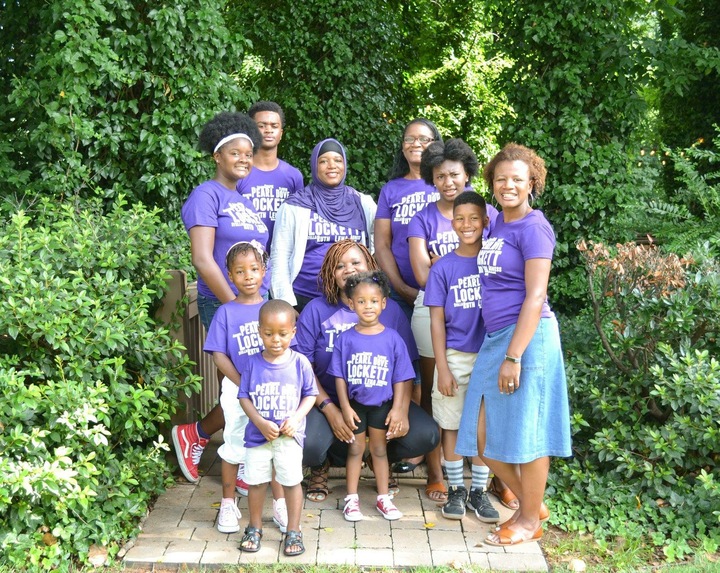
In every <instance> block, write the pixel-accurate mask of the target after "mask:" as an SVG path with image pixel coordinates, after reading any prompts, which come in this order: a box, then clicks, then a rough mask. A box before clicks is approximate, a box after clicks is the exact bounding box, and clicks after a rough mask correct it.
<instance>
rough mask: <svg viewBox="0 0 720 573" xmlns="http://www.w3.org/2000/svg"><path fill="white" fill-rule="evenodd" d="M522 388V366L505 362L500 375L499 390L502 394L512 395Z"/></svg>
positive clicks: (501, 366)
mask: <svg viewBox="0 0 720 573" xmlns="http://www.w3.org/2000/svg"><path fill="white" fill-rule="evenodd" d="M518 388H520V364H519V363H515V362H510V361H509V360H503V363H502V364H501V365H500V373H499V374H498V389H499V390H500V393H501V394H512V393H513V392H515V390H517V389H518Z"/></svg>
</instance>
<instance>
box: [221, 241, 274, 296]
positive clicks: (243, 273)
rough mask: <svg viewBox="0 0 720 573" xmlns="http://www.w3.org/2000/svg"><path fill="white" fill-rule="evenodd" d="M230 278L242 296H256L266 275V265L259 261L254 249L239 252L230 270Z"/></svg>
mask: <svg viewBox="0 0 720 573" xmlns="http://www.w3.org/2000/svg"><path fill="white" fill-rule="evenodd" d="M228 276H229V277H230V280H231V281H232V283H233V284H234V285H235V288H237V289H238V292H239V293H240V296H241V298H247V299H252V298H254V297H256V295H257V294H258V291H259V290H260V287H261V286H262V281H263V277H264V276H265V267H264V266H263V264H262V263H261V262H260V261H258V259H257V256H256V255H255V252H254V251H248V252H247V253H238V254H237V256H236V257H235V260H233V262H232V264H231V265H230V270H229V271H228Z"/></svg>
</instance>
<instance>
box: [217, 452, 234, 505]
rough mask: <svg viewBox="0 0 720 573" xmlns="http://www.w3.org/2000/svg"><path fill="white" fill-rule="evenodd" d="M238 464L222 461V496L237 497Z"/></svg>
mask: <svg viewBox="0 0 720 573" xmlns="http://www.w3.org/2000/svg"><path fill="white" fill-rule="evenodd" d="M237 473H238V464H231V463H228V462H226V461H225V460H223V461H222V469H221V471H220V476H221V478H222V496H223V497H227V498H232V499H234V498H235V480H236V479H237Z"/></svg>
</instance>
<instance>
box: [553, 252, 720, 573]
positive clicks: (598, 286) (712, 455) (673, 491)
mask: <svg viewBox="0 0 720 573" xmlns="http://www.w3.org/2000/svg"><path fill="white" fill-rule="evenodd" d="M580 250H581V255H582V257H583V260H584V263H585V269H586V274H587V279H588V285H589V289H590V290H589V292H590V300H591V303H592V304H591V307H592V309H591V311H590V312H589V313H587V314H586V315H581V316H580V317H579V318H578V319H577V321H576V322H575V324H574V325H573V327H572V330H573V332H572V334H571V336H569V337H568V336H566V337H565V340H567V341H570V344H569V345H568V347H567V349H566V350H567V354H568V384H569V390H570V396H571V404H572V406H573V410H574V413H573V426H574V428H573V430H574V444H575V445H574V448H575V459H574V460H573V461H571V462H567V463H561V464H560V465H559V466H556V473H555V475H554V477H553V483H554V488H555V497H554V499H555V500H557V501H558V506H559V507H558V512H559V514H560V515H559V516H557V517H558V519H559V520H560V521H561V522H562V523H563V524H564V526H566V527H567V528H568V529H570V530H584V531H592V532H593V533H594V534H595V537H596V539H598V540H599V542H600V543H601V544H602V543H605V544H606V545H607V544H608V542H609V541H612V542H613V543H615V542H617V539H622V540H632V539H639V538H640V539H643V540H647V541H649V542H650V543H651V544H653V545H655V546H657V547H658V548H662V551H664V553H665V555H666V557H667V558H668V559H670V560H672V559H676V558H680V557H683V556H685V555H687V554H688V553H691V552H693V551H696V550H698V551H716V550H717V549H718V547H720V472H719V471H718V460H719V459H720V454H719V453H718V448H717V445H718V443H720V431H718V427H717V419H718V418H719V417H720V362H718V360H717V359H716V358H715V357H716V356H717V355H718V350H720V338H719V337H718V334H719V332H718V323H717V317H718V316H720V265H718V262H717V261H716V260H715V259H713V258H711V257H708V256H707V251H703V249H698V252H696V253H695V254H694V255H693V256H687V257H685V258H682V259H681V258H680V257H678V256H676V255H673V254H666V253H664V252H662V251H661V250H660V249H658V248H656V247H654V246H652V245H650V246H639V245H636V244H634V243H630V244H625V245H618V246H617V247H616V248H613V249H609V248H608V247H606V246H605V245H602V244H599V243H596V244H589V245H585V244H583V243H581V244H580ZM593 330H594V332H593Z"/></svg>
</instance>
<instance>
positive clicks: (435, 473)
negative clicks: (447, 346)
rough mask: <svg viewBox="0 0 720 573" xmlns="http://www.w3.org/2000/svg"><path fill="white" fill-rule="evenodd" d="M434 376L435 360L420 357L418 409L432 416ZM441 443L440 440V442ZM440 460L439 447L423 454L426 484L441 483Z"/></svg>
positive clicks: (441, 498)
mask: <svg viewBox="0 0 720 573" xmlns="http://www.w3.org/2000/svg"><path fill="white" fill-rule="evenodd" d="M434 376H435V359H434V358H428V357H426V356H421V357H420V386H421V388H422V389H421V393H420V407H421V408H422V409H423V410H425V411H426V412H427V413H428V414H430V415H431V416H432V387H433V378H434ZM441 443H442V440H441ZM441 459H442V449H441V445H440V444H438V446H437V447H436V448H435V449H433V450H432V451H430V452H428V453H426V454H425V463H426V464H427V473H428V477H427V483H428V484H431V483H442V482H443V481H444V480H443V473H442V465H441V463H440V460H441ZM443 500H444V496H442V497H439V498H438V499H436V500H435V501H443Z"/></svg>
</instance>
